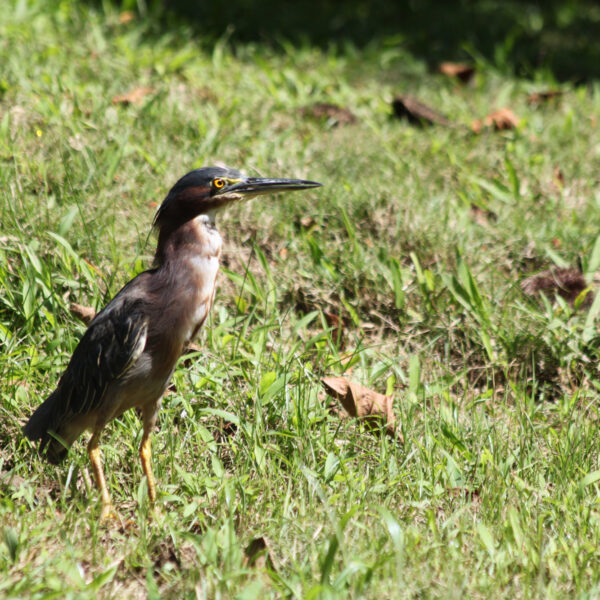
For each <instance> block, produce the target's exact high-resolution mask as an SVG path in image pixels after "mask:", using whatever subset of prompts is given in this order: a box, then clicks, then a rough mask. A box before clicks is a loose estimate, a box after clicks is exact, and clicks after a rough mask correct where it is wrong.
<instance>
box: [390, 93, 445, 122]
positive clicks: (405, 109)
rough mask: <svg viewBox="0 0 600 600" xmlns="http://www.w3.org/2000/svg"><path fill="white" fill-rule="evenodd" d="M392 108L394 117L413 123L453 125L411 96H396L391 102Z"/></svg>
mask: <svg viewBox="0 0 600 600" xmlns="http://www.w3.org/2000/svg"><path fill="white" fill-rule="evenodd" d="M392 108H393V109H394V115H395V116H396V117H398V118H399V119H406V120H407V121H408V122H409V123H412V124H413V125H423V124H428V125H446V126H448V127H450V126H452V125H453V123H452V122H451V121H449V120H448V119H447V118H446V117H444V115H442V114H440V113H438V112H436V111H435V110H434V109H433V108H430V107H429V106H427V105H425V104H423V103H422V102H419V101H418V100H417V99H416V98H413V97H411V96H398V97H397V98H395V99H394V101H393V102H392Z"/></svg>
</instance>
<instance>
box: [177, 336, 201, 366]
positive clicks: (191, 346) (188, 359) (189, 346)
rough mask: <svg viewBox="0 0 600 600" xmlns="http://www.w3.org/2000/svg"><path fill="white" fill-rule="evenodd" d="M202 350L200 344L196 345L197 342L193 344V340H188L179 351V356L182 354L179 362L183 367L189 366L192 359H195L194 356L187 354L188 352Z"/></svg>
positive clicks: (192, 352)
mask: <svg viewBox="0 0 600 600" xmlns="http://www.w3.org/2000/svg"><path fill="white" fill-rule="evenodd" d="M201 351H202V346H198V344H194V343H193V342H190V343H189V344H187V346H185V348H184V349H183V352H182V353H181V356H183V357H184V358H183V360H182V361H181V364H182V365H183V366H184V367H187V368H189V367H191V366H192V364H193V362H194V360H196V357H194V356H189V355H190V354H194V353H196V352H201Z"/></svg>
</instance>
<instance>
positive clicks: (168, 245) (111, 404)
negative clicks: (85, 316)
mask: <svg viewBox="0 0 600 600" xmlns="http://www.w3.org/2000/svg"><path fill="white" fill-rule="evenodd" d="M321 185H322V184H320V183H317V182H315V181H307V180H302V179H281V178H279V179H278V178H259V177H248V176H246V175H244V174H242V173H241V172H240V171H238V170H236V169H232V168H228V167H203V168H200V169H195V170H193V171H191V172H189V173H187V174H186V175H184V176H183V177H182V178H181V179H179V180H178V181H177V182H176V183H175V185H174V186H173V187H172V188H171V190H170V191H169V193H168V194H167V196H166V198H165V199H164V201H163V202H162V204H161V205H160V206H159V208H158V210H157V212H156V215H155V218H154V222H153V229H154V230H156V232H157V233H158V239H157V244H156V252H155V255H154V264H153V266H152V268H150V269H149V270H147V271H144V272H142V273H140V274H139V275H137V276H136V277H135V278H134V279H132V280H131V281H130V282H129V283H127V284H126V285H125V286H124V287H123V288H122V289H121V290H120V291H119V292H118V293H117V294H116V296H115V297H114V298H113V299H112V300H111V301H110V302H109V303H108V304H107V305H106V306H105V307H104V309H103V310H101V311H100V312H99V313H98V314H97V315H96V316H95V317H94V319H93V320H92V321H91V322H90V323H89V326H88V328H87V330H86V331H85V333H84V335H83V337H82V338H81V340H80V341H79V343H78V345H77V346H76V348H75V350H74V352H73V355H72V356H71V359H70V361H69V363H68V365H67V367H66V369H65V371H64V373H63V374H62V376H61V377H60V379H59V381H58V384H57V386H56V389H55V390H54V391H53V392H52V393H51V394H50V395H49V396H48V397H47V398H46V399H45V400H44V402H43V403H42V404H41V405H40V406H39V407H38V408H37V409H36V410H35V411H34V412H33V414H32V415H31V417H30V418H29V420H28V421H27V423H26V424H25V425H24V427H23V432H24V435H25V436H26V437H27V438H29V439H30V440H32V441H34V442H35V441H39V450H40V453H41V454H42V456H44V457H45V458H46V459H47V460H48V461H49V462H51V463H54V464H59V463H60V462H61V461H62V460H64V458H65V457H66V456H67V453H68V450H69V448H70V446H71V445H72V444H73V443H74V442H75V440H77V439H78V438H79V437H80V436H81V435H82V434H83V433H84V431H86V430H90V431H91V437H90V439H89V442H88V444H87V452H88V455H89V460H90V462H91V465H92V469H93V473H94V478H95V480H96V484H97V487H98V489H99V492H100V500H101V506H102V508H101V514H100V520H101V521H104V520H107V519H109V518H111V517H116V512H115V511H114V509H113V505H112V502H111V498H110V494H109V491H108V488H107V485H106V480H105V477H104V471H103V467H102V458H101V452H100V446H99V442H100V436H101V433H102V431H103V429H104V427H105V426H106V425H107V424H108V423H109V422H110V421H112V420H113V419H115V418H117V417H119V416H120V415H122V414H123V413H124V412H125V411H127V410H129V409H131V408H136V409H138V410H139V412H140V414H141V420H142V424H143V433H142V440H141V444H140V448H139V455H140V460H141V463H142V469H143V472H144V475H145V476H146V480H147V486H148V498H149V500H150V503H151V504H152V505H153V504H154V503H155V502H156V481H155V478H154V475H153V473H152V464H151V460H152V451H151V441H150V438H151V432H152V430H153V429H154V426H155V425H156V421H157V418H158V412H159V408H160V403H161V398H162V395H163V393H164V392H165V390H166V388H167V386H168V384H169V382H170V380H171V376H172V375H173V371H174V369H175V366H176V364H177V361H178V359H179V357H180V356H181V354H182V352H183V351H184V349H185V348H186V346H187V345H188V344H189V343H190V342H191V341H192V340H193V339H194V338H195V337H196V336H197V335H198V333H199V331H200V330H201V328H202V326H203V325H204V323H205V321H206V318H207V316H208V314H209V312H210V309H211V307H212V305H213V302H214V299H215V289H216V278H217V272H218V270H219V258H220V255H221V248H222V243H223V242H222V238H221V235H220V234H219V232H218V230H217V228H216V222H215V219H216V215H217V214H218V213H219V212H220V211H222V210H223V209H225V208H226V207H228V206H230V205H232V204H235V203H238V202H240V201H242V200H246V199H249V198H253V197H255V196H261V195H263V194H270V193H276V192H288V191H292V190H306V189H311V188H316V187H320V186H321Z"/></svg>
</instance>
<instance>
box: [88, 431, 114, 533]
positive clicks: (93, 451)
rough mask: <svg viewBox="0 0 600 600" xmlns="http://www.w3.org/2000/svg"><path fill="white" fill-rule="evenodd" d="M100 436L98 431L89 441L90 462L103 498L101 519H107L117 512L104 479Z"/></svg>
mask: <svg viewBox="0 0 600 600" xmlns="http://www.w3.org/2000/svg"><path fill="white" fill-rule="evenodd" d="M99 437H100V436H99V434H97V433H94V434H93V435H92V438H91V439H90V441H89V443H88V454H89V457H90V462H91V463H92V469H93V470H94V477H95V479H96V485H97V486H98V489H99V490H100V499H101V500H102V512H101V513H100V520H101V521H105V520H106V519H111V518H113V517H115V512H114V510H113V507H112V503H111V501H110V495H109V493H108V488H107V487H106V480H105V479H104V471H103V469H102V459H101V456H100V448H98V440H99Z"/></svg>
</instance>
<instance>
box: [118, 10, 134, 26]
mask: <svg viewBox="0 0 600 600" xmlns="http://www.w3.org/2000/svg"><path fill="white" fill-rule="evenodd" d="M131 21H135V13H134V12H133V11H132V10H126V11H124V12H122V13H121V14H120V15H119V23H121V25H125V23H131Z"/></svg>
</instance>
